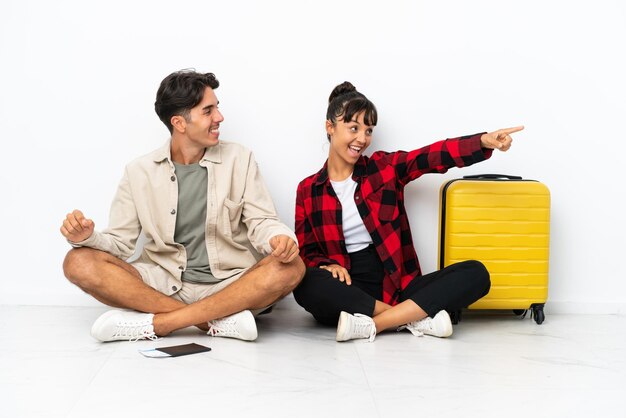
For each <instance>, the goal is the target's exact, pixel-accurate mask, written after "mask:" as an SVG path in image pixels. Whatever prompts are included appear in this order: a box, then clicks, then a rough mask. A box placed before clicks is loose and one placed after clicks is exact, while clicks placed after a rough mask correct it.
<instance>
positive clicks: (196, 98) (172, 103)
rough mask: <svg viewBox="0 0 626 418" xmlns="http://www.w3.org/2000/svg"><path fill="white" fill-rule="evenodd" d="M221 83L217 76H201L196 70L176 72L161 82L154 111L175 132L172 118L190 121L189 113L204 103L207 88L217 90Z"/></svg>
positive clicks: (211, 74) (210, 74) (207, 74)
mask: <svg viewBox="0 0 626 418" xmlns="http://www.w3.org/2000/svg"><path fill="white" fill-rule="evenodd" d="M219 86H220V82H219V81H217V78H215V74H213V73H206V74H201V73H198V72H196V71H195V70H181V71H176V72H174V73H172V74H170V75H168V76H167V77H165V78H164V79H163V81H161V85H160V86H159V90H158V91H157V95H156V101H155V102H154V110H155V111H156V113H157V115H159V119H161V122H163V123H164V124H165V126H167V129H168V130H169V131H170V134H171V133H172V131H173V129H174V128H173V127H172V122H171V120H172V116H176V115H180V116H182V117H184V118H185V120H187V121H188V120H189V111H190V110H191V109H192V108H193V107H195V106H196V105H197V104H198V103H200V102H201V101H202V98H203V97H204V90H205V89H206V88H207V87H211V88H212V89H214V90H215V89H216V88H218V87H219Z"/></svg>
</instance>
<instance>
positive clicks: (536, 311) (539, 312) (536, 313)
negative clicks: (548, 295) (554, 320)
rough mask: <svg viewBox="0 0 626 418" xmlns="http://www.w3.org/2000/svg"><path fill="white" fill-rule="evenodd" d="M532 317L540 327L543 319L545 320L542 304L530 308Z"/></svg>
mask: <svg viewBox="0 0 626 418" xmlns="http://www.w3.org/2000/svg"><path fill="white" fill-rule="evenodd" d="M531 312H532V317H533V318H534V319H535V322H536V323H537V325H541V323H542V322H543V320H544V319H546V316H545V314H544V313H543V304H537V305H532V306H531Z"/></svg>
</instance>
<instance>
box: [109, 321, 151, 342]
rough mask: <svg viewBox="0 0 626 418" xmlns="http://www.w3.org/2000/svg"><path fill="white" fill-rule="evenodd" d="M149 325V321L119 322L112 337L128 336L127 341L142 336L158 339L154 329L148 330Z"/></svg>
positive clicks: (136, 339)
mask: <svg viewBox="0 0 626 418" xmlns="http://www.w3.org/2000/svg"><path fill="white" fill-rule="evenodd" d="M151 325H152V324H151V323H149V322H120V323H119V324H118V325H117V332H116V333H115V335H114V336H113V337H123V338H128V341H131V342H134V341H138V340H142V339H144V338H145V339H148V340H152V341H154V340H157V339H159V337H157V335H156V334H155V333H154V331H149V329H150V326H151Z"/></svg>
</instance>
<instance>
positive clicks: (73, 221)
mask: <svg viewBox="0 0 626 418" xmlns="http://www.w3.org/2000/svg"><path fill="white" fill-rule="evenodd" d="M94 226H95V225H94V223H93V221H92V220H91V219H87V218H85V216H84V215H83V213H82V212H81V211H79V210H74V211H73V212H72V213H68V214H67V216H66V217H65V220H64V221H63V225H61V234H63V236H64V237H65V238H67V239H68V240H70V241H71V242H81V241H84V240H86V239H87V238H89V237H90V236H91V234H93V228H94Z"/></svg>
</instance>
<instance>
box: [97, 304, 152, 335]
mask: <svg viewBox="0 0 626 418" xmlns="http://www.w3.org/2000/svg"><path fill="white" fill-rule="evenodd" d="M153 317H154V315H153V314H146V313H140V312H135V311H118V310H113V311H108V312H105V313H103V314H102V315H100V317H99V318H98V319H96V322H94V323H93V325H92V327H91V336H92V337H94V338H95V339H96V340H98V341H102V342H106V341H137V340H143V339H149V340H156V339H157V338H158V337H157V336H156V334H155V333H154V327H153V326H152V318H153Z"/></svg>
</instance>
